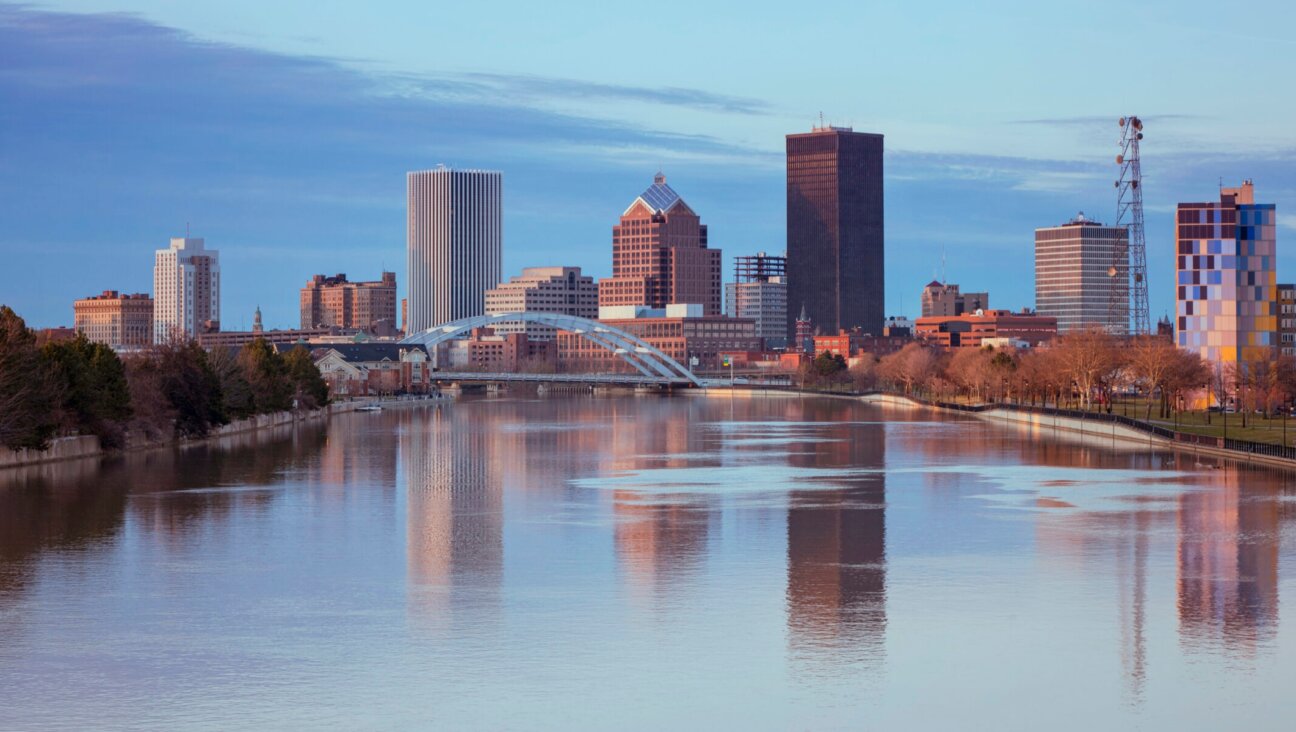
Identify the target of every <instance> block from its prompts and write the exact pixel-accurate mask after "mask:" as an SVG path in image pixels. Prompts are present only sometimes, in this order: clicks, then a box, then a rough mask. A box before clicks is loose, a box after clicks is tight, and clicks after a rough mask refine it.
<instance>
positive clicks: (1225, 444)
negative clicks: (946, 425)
mask: <svg viewBox="0 0 1296 732" xmlns="http://www.w3.org/2000/svg"><path fill="white" fill-rule="evenodd" d="M697 393H698V395H700V396H708V397H730V398H733V397H742V398H769V399H783V398H791V397H796V398H803V397H807V396H814V397H827V398H833V399H852V400H858V401H862V402H865V403H867V404H876V405H879V406H884V407H890V408H896V409H906V410H914V409H930V410H935V411H939V412H947V413H949V412H954V413H958V414H963V415H966V416H968V417H972V418H975V419H980V420H983V421H986V422H993V423H996V424H999V425H1004V426H1013V427H1016V428H1019V429H1020V430H1022V433H1023V434H1024V435H1025V436H1027V437H1030V438H1040V437H1044V436H1047V435H1050V434H1051V435H1059V436H1060V435H1075V436H1078V437H1080V438H1081V439H1086V440H1088V439H1101V440H1105V441H1111V442H1120V443H1124V444H1128V445H1131V446H1133V445H1138V446H1142V447H1146V448H1151V449H1163V450H1174V451H1177V452H1183V453H1189V454H1192V455H1196V456H1199V457H1200V456H1202V455H1206V456H1211V457H1217V458H1224V459H1228V460H1235V461H1240V462H1244V463H1259V464H1264V465H1270V466H1274V467H1281V468H1286V469H1296V459H1293V457H1290V456H1284V455H1283V454H1266V453H1265V452H1264V451H1270V452H1271V453H1277V452H1279V451H1280V450H1281V451H1283V452H1296V451H1294V450H1292V449H1290V448H1286V449H1284V448H1279V447H1277V446H1273V445H1263V444H1258V443H1250V442H1243V441H1239V440H1225V439H1223V438H1216V437H1208V436H1202V435H1194V434H1190V433H1182V432H1175V431H1174V430H1170V429H1166V428H1164V427H1160V426H1158V425H1153V424H1149V423H1146V422H1143V421H1142V420H1136V419H1134V418H1130V417H1120V416H1117V415H1104V414H1097V413H1082V412H1066V411H1064V410H1044V409H1032V408H1029V407H1018V406H1015V405H1005V406H1000V405H974V406H968V405H954V404H949V405H946V404H939V403H934V402H926V401H921V400H916V399H910V398H909V397H905V396H901V395H899V394H887V393H881V392H875V393H871V394H846V393H825V392H818V391H806V390H795V389H777V390H770V389H760V388H742V387H738V388H731V389H707V390H703V391H701V392H697Z"/></svg>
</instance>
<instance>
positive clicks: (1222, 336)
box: [1175, 180, 1278, 364]
mask: <svg viewBox="0 0 1296 732" xmlns="http://www.w3.org/2000/svg"><path fill="white" fill-rule="evenodd" d="M1275 215H1276V214H1275V208H1274V205H1273V204H1271V203H1268V204H1257V203H1256V202H1255V190H1254V188H1253V186H1252V184H1251V181H1249V180H1248V181H1245V182H1244V183H1243V184H1242V185H1241V186H1239V187H1237V188H1221V189H1220V200H1219V201H1218V202H1215V201H1211V202H1207V203H1181V204H1179V207H1178V211H1177V215H1176V219H1175V243H1176V256H1175V271H1176V277H1175V342H1176V343H1178V344H1179V346H1180V347H1182V348H1187V349H1189V350H1191V351H1194V352H1196V353H1199V354H1201V356H1202V358H1204V359H1207V360H1209V361H1212V362H1215V363H1221V364H1223V363H1253V362H1256V361H1267V360H1269V359H1271V358H1273V356H1274V355H1275V350H1274V349H1275V347H1276V346H1277V345H1278V343H1277V340H1278V283H1277V263H1276V261H1275V259H1276V257H1275V245H1276V243H1277V237H1276V233H1275V231H1274V220H1275Z"/></svg>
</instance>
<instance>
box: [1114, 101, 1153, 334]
mask: <svg viewBox="0 0 1296 732" xmlns="http://www.w3.org/2000/svg"><path fill="white" fill-rule="evenodd" d="M1120 128H1121V136H1120V150H1121V151H1120V155H1117V156H1116V164H1117V165H1119V166H1120V178H1119V179H1118V180H1117V181H1116V225H1117V226H1120V225H1122V224H1124V225H1125V226H1126V227H1127V228H1128V229H1129V273H1130V300H1131V301H1132V302H1125V303H1123V305H1124V307H1123V308H1122V309H1123V310H1125V312H1126V314H1127V315H1128V314H1129V311H1130V310H1132V311H1133V316H1134V323H1133V328H1132V330H1131V331H1130V332H1131V333H1132V334H1133V335H1148V334H1150V333H1151V332H1152V326H1151V323H1150V322H1149V318H1148V294H1147V242H1146V240H1145V239H1144V238H1143V172H1142V169H1141V168H1140V166H1139V140H1142V139H1143V120H1141V119H1139V118H1138V117H1135V116H1134V115H1130V116H1128V117H1121V118H1120ZM1113 266H1114V265H1113ZM1126 320H1127V322H1128V317H1127V319H1126Z"/></svg>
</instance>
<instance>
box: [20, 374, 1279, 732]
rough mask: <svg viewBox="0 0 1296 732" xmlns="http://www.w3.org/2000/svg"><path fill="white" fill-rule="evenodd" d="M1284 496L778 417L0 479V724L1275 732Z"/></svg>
mask: <svg viewBox="0 0 1296 732" xmlns="http://www.w3.org/2000/svg"><path fill="white" fill-rule="evenodd" d="M1294 519H1296V483H1294V481H1293V479H1292V475H1290V474H1288V473H1287V472H1284V471H1281V470H1276V469H1272V468H1255V467H1248V466H1239V465H1235V464H1229V463H1223V462H1222V461H1220V460H1218V459H1215V458H1209V459H1207V458H1200V459H1199V458H1197V457H1194V456H1193V455H1191V454H1173V453H1169V452H1162V451H1157V450H1150V449H1149V448H1147V447H1141V446H1131V445H1125V444H1121V443H1112V442H1110V441H1103V440H1091V441H1088V442H1084V441H1080V440H1078V439H1074V438H1070V439H1069V438H1058V439H1045V440H1031V439H1027V438H1025V437H1024V436H1023V434H1022V433H1021V432H1020V431H1019V430H1017V429H1014V428H1011V427H1005V426H999V425H991V424H986V423H984V422H981V421H978V420H976V419H975V418H972V417H967V416H962V415H938V414H933V413H930V412H925V411H900V410H894V409H892V410H888V409H885V408H883V407H878V406H870V405H864V404H860V403H857V402H853V401H849V400H838V399H827V398H801V397H788V396H779V397H771V398H765V399H744V398H727V397H726V398H716V397H710V398H700V397H675V398H656V397H638V398H635V397H625V398H611V397H609V398H592V397H584V396H579V397H564V398H550V399H527V398H522V397H517V398H502V399H478V400H473V399H465V400H462V401H458V402H453V403H445V404H441V405H439V406H425V407H415V408H403V409H389V410H387V411H385V412H382V413H371V414H366V413H351V414H343V415H339V416H336V417H335V418H333V419H331V420H330V421H328V422H327V423H326V424H308V425H299V426H296V427H289V428H284V429H282V430H279V431H277V432H274V433H272V434H268V435H267V434H261V435H255V436H241V437H233V438H228V439H226V440H224V441H222V442H219V443H211V444H207V445H200V446H192V447H188V448H184V449H177V450H160V451H154V452H147V453H138V454H130V455H125V456H119V457H115V458H110V459H105V460H97V459H95V460H81V461H75V462H65V463H57V464H52V465H45V466H37V467H31V468H25V469H13V470H7V471H5V470H0V729H4V730H44V729H160V730H161V729H165V730H177V729H203V730H228V729H319V728H330V729H384V730H385V729H532V728H560V729H587V728H594V729H663V728H693V729H697V728H721V729H741V728H746V729H838V728H841V729H846V728H849V729H861V728H863V729H967V728H985V729H990V728H993V729H997V730H1010V729H1022V730H1027V729H1051V730H1058V729H1206V728H1216V729H1218V728H1238V729H1288V728H1290V724H1291V720H1292V719H1293V718H1296V695H1293V694H1292V693H1291V689H1290V683H1291V680H1292V679H1296V637H1293V629H1294V628H1296V619H1293V618H1288V619H1287V622H1285V623H1284V622H1282V621H1283V620H1284V619H1283V617H1282V612H1281V610H1282V609H1283V608H1284V607H1293V606H1294V605H1293V603H1294V602H1296V600H1294V598H1293V597H1292V594H1293V590H1294V588H1296V585H1293V582H1292V577H1293V576H1296V555H1294V554H1293V547H1294V544H1296V533H1293V527H1294V526H1296V524H1294Z"/></svg>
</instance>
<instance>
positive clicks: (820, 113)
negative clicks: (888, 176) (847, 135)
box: [819, 109, 1223, 185]
mask: <svg viewBox="0 0 1296 732" xmlns="http://www.w3.org/2000/svg"><path fill="white" fill-rule="evenodd" d="M823 128H824V121H823V110H822V109H821V110H819V129H821V130H822V129H823ZM1220 180H1223V178H1221V179H1220ZM1221 185H1222V184H1221Z"/></svg>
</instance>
